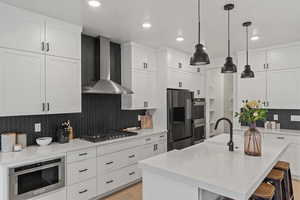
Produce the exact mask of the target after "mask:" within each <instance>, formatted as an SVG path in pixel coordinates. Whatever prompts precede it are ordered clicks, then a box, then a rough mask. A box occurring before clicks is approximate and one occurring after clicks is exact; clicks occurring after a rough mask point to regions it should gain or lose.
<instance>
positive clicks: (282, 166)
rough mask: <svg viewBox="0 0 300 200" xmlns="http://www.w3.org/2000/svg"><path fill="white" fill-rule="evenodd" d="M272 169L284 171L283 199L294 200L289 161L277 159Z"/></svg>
mask: <svg viewBox="0 0 300 200" xmlns="http://www.w3.org/2000/svg"><path fill="white" fill-rule="evenodd" d="M274 169H278V170H282V171H283V172H284V180H283V181H284V185H285V191H286V193H285V199H286V200H294V191H293V180H292V174H291V168H290V163H288V162H284V161H279V162H277V164H276V165H275V167H274Z"/></svg>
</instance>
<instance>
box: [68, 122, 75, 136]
mask: <svg viewBox="0 0 300 200" xmlns="http://www.w3.org/2000/svg"><path fill="white" fill-rule="evenodd" d="M67 123H68V128H67V129H68V135H69V141H71V140H73V139H74V132H73V127H72V126H71V121H70V120H68V121H67Z"/></svg>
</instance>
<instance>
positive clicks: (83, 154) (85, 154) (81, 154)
mask: <svg viewBox="0 0 300 200" xmlns="http://www.w3.org/2000/svg"><path fill="white" fill-rule="evenodd" d="M87 155H88V153H80V154H79V156H87Z"/></svg>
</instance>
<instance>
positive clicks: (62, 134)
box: [56, 121, 70, 144]
mask: <svg viewBox="0 0 300 200" xmlns="http://www.w3.org/2000/svg"><path fill="white" fill-rule="evenodd" d="M69 127H70V124H69V121H66V122H63V123H62V124H61V126H60V127H59V128H58V129H57V132H56V136H57V142H58V143H61V144H64V143H68V142H69V131H68V129H69Z"/></svg>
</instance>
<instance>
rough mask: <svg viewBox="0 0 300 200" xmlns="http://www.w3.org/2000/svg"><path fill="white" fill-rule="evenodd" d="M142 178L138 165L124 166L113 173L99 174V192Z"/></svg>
mask: <svg viewBox="0 0 300 200" xmlns="http://www.w3.org/2000/svg"><path fill="white" fill-rule="evenodd" d="M139 178H141V170H140V169H139V168H138V166H137V165H132V166H129V167H125V168H122V169H120V170H117V171H114V172H112V173H104V172H102V173H100V174H99V175H98V194H103V193H106V192H109V191H111V190H114V189H116V188H118V187H121V186H123V185H126V184H128V183H130V182H132V181H135V180H137V179H139Z"/></svg>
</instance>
